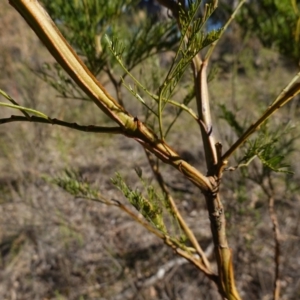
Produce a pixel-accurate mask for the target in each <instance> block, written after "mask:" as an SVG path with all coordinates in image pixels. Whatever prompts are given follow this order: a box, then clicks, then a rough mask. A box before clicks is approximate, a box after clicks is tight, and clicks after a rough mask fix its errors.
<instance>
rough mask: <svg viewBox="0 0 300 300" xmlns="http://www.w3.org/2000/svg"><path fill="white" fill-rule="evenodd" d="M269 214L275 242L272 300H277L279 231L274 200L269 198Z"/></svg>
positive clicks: (278, 286) (278, 284) (278, 285)
mask: <svg viewBox="0 0 300 300" xmlns="http://www.w3.org/2000/svg"><path fill="white" fill-rule="evenodd" d="M269 214H270V218H271V221H272V225H273V232H274V241H275V251H274V263H275V267H274V269H275V270H274V271H275V278H274V289H273V299H274V300H279V295H280V279H279V277H280V271H279V266H280V242H279V240H280V231H279V225H278V220H277V216H276V213H275V210H274V198H273V197H270V198H269Z"/></svg>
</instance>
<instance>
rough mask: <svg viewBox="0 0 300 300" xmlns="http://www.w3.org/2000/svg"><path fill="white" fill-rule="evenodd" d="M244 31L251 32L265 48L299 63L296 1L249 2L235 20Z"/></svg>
mask: <svg viewBox="0 0 300 300" xmlns="http://www.w3.org/2000/svg"><path fill="white" fill-rule="evenodd" d="M237 20H238V22H239V24H240V25H241V27H242V28H243V29H244V30H245V31H250V32H253V33H254V34H255V35H256V36H257V37H258V38H259V39H260V41H261V42H262V44H263V45H264V46H266V47H270V48H275V49H277V50H278V51H279V52H280V53H282V54H284V55H286V56H287V57H289V58H292V59H294V60H296V61H297V62H298V61H299V59H300V43H299V42H300V11H299V3H297V1H296V0H263V1H250V2H249V3H247V4H246V5H244V8H243V9H242V13H241V14H240V15H239V16H238V17H237Z"/></svg>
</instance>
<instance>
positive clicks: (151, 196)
mask: <svg viewBox="0 0 300 300" xmlns="http://www.w3.org/2000/svg"><path fill="white" fill-rule="evenodd" d="M140 178H142V177H141V175H140ZM112 183H113V184H114V185H115V186H116V187H117V188H118V189H119V190H120V191H121V192H122V193H123V195H124V196H125V198H126V199H128V201H129V202H130V203H131V204H132V205H133V206H134V207H135V209H136V210H137V211H138V212H140V213H141V214H142V215H143V216H144V218H145V219H146V220H147V221H149V222H150V223H151V224H152V225H153V226H154V227H155V228H157V229H158V230H160V231H161V232H163V233H167V229H166V226H165V224H164V220H163V203H164V201H163V200H162V197H160V196H158V194H157V193H156V191H155V189H154V188H153V186H151V185H149V184H146V183H145V182H143V184H144V187H145V189H146V192H147V198H146V197H144V196H143V195H142V193H141V192H140V191H138V190H133V189H132V188H130V187H129V186H128V185H127V184H126V183H125V181H124V180H123V178H122V176H121V175H120V174H119V173H117V174H116V176H115V177H114V178H112Z"/></svg>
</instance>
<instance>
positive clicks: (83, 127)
mask: <svg viewBox="0 0 300 300" xmlns="http://www.w3.org/2000/svg"><path fill="white" fill-rule="evenodd" d="M12 122H34V123H44V124H50V125H59V126H63V127H68V128H72V129H75V130H79V131H85V132H98V133H110V134H124V132H123V130H122V128H121V127H119V126H116V127H105V126H95V125H78V124H77V123H69V122H65V121H62V120H58V119H51V118H47V119H45V118H42V117H37V116H28V117H25V116H11V117H9V118H2V119H0V124H5V123H12Z"/></svg>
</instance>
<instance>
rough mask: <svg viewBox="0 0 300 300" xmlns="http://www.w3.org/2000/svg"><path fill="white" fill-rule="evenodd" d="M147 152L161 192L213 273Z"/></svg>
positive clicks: (205, 265)
mask: <svg viewBox="0 0 300 300" xmlns="http://www.w3.org/2000/svg"><path fill="white" fill-rule="evenodd" d="M145 152H146V155H147V158H148V161H149V165H150V166H151V168H152V171H153V173H154V176H155V178H156V180H157V182H158V184H159V186H160V188H161V190H162V191H163V193H164V194H165V195H166V197H167V200H168V202H169V204H170V206H171V209H172V211H173V213H174V215H175V217H176V218H177V220H178V222H179V224H180V226H181V228H182V230H183V231H184V232H185V234H186V235H187V237H188V238H189V240H190V242H191V243H192V245H193V246H194V248H195V249H196V251H197V253H198V255H199V256H200V258H201V260H202V263H203V267H204V268H206V269H207V270H209V271H211V266H210V263H209V261H208V259H207V258H206V255H205V253H204V251H203V250H202V248H201V246H200V245H199V243H198V241H197V239H196V237H195V235H194V233H193V232H192V230H191V229H190V228H189V226H188V225H187V224H186V222H185V221H184V219H183V217H182V216H181V214H180V212H179V210H178V208H177V206H176V204H175V201H174V199H173V197H172V196H171V194H170V192H169V190H168V188H167V186H166V184H165V181H164V178H163V176H162V174H161V172H160V170H159V167H158V164H157V163H156V162H155V161H154V159H153V157H152V156H151V154H150V152H149V151H147V150H145ZM203 267H202V268H203Z"/></svg>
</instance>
